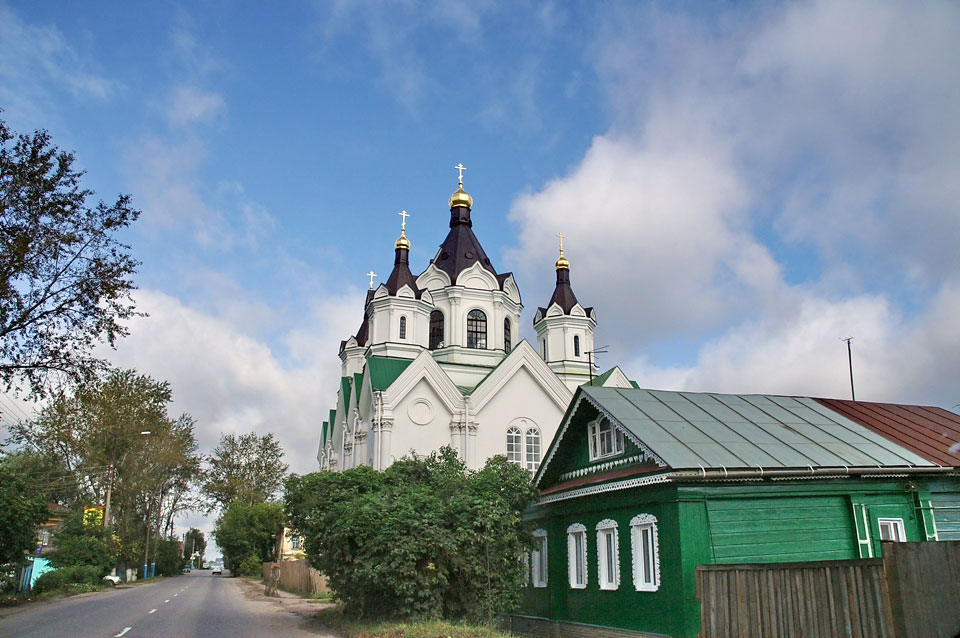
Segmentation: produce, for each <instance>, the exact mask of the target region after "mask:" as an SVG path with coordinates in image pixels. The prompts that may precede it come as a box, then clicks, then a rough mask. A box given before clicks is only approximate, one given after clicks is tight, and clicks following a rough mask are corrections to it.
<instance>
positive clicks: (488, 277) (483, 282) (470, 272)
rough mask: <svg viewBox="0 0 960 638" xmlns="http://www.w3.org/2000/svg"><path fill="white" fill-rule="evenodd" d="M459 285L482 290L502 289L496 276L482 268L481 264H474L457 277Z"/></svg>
mask: <svg viewBox="0 0 960 638" xmlns="http://www.w3.org/2000/svg"><path fill="white" fill-rule="evenodd" d="M457 285H458V286H463V287H464V288H475V289H480V290H499V289H500V282H499V281H497V278H496V276H495V275H494V274H493V273H491V272H490V271H489V270H487V269H486V268H484V267H483V266H481V265H480V263H479V262H477V263H474V264H473V265H472V266H470V267H469V268H467V269H465V270H463V272H461V273H460V275H459V276H457Z"/></svg>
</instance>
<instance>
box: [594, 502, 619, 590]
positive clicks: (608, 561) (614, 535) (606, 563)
mask: <svg viewBox="0 0 960 638" xmlns="http://www.w3.org/2000/svg"><path fill="white" fill-rule="evenodd" d="M608 545H609V546H612V549H611V548H610V547H609V546H608ZM611 567H612V570H613V573H608V571H609V568H611ZM597 583H598V584H599V585H600V589H602V590H607V591H613V590H616V589H620V538H619V535H618V530H617V522H616V521H615V520H612V519H609V518H607V519H604V520H602V521H600V522H599V523H597Z"/></svg>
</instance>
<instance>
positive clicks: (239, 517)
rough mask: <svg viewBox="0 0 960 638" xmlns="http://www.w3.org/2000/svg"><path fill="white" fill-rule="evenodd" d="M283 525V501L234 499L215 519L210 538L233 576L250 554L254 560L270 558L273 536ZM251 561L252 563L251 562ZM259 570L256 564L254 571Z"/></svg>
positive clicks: (275, 542)
mask: <svg viewBox="0 0 960 638" xmlns="http://www.w3.org/2000/svg"><path fill="white" fill-rule="evenodd" d="M282 528H283V503H253V504H247V503H242V502H240V501H236V502H234V503H232V504H231V505H230V507H228V508H227V509H226V510H225V511H224V512H223V514H221V516H220V518H218V519H217V523H216V526H215V527H214V529H213V537H214V538H215V539H217V545H218V546H219V547H220V549H221V550H222V551H223V564H224V566H225V567H226V568H227V569H229V570H230V573H231V574H233V575H234V576H239V575H241V573H242V571H243V570H242V569H241V564H242V563H243V562H244V561H246V560H248V559H249V558H250V557H253V559H254V560H255V561H256V562H258V563H266V562H269V561H272V560H274V558H275V557H276V552H277V535H278V534H279V533H280V531H281V529H282ZM251 564H252V562H251ZM254 573H255V574H259V573H260V567H259V566H258V567H257V569H256V570H255V571H254Z"/></svg>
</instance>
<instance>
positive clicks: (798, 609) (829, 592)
mask: <svg viewBox="0 0 960 638" xmlns="http://www.w3.org/2000/svg"><path fill="white" fill-rule="evenodd" d="M697 598H699V599H700V601H701V602H700V634H701V636H702V637H703V638H794V637H797V636H803V637H804V638H836V637H838V636H850V637H851V638H852V637H856V638H894V633H893V618H892V614H891V611H890V603H889V599H888V596H887V584H886V579H885V577H884V572H883V560H882V559H879V558H874V559H866V560H843V561H822V562H810V563H760V564H749V565H700V566H698V567H697Z"/></svg>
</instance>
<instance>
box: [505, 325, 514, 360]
mask: <svg viewBox="0 0 960 638" xmlns="http://www.w3.org/2000/svg"><path fill="white" fill-rule="evenodd" d="M512 346H513V340H512V339H511V338H510V320H509V319H504V320H503V351H504V352H510V349H511V347H512Z"/></svg>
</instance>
